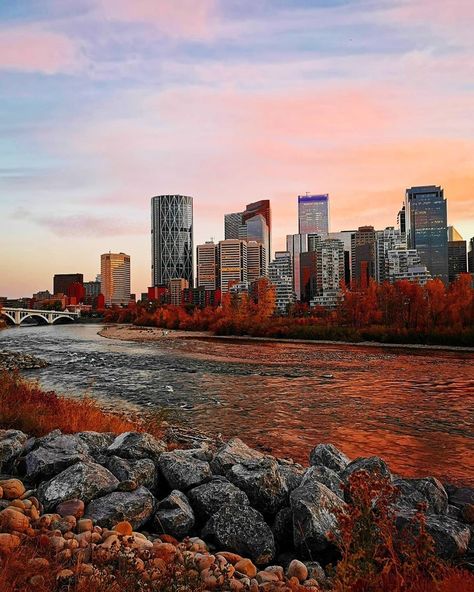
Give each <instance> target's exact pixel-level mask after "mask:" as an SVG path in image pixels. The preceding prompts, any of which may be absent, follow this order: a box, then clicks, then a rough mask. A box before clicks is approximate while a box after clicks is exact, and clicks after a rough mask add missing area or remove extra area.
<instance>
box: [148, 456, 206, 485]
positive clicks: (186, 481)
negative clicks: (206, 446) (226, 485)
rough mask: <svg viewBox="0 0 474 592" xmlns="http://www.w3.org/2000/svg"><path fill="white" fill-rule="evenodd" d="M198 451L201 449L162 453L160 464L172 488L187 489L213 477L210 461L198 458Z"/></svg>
mask: <svg viewBox="0 0 474 592" xmlns="http://www.w3.org/2000/svg"><path fill="white" fill-rule="evenodd" d="M196 453H197V454H199V450H198V451H197V452H195V451H193V450H173V451H172V452H163V454H161V456H160V458H159V459H158V466H159V468H160V471H161V473H162V475H163V477H164V478H165V479H166V481H167V482H168V484H169V486H170V487H171V488H172V489H181V490H182V491H187V490H188V489H191V487H196V486H197V485H201V483H204V482H205V481H209V479H211V477H212V472H211V467H210V466H209V463H208V462H207V461H205V460H202V459H201V458H196Z"/></svg>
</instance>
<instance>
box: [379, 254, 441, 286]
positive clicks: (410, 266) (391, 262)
mask: <svg viewBox="0 0 474 592" xmlns="http://www.w3.org/2000/svg"><path fill="white" fill-rule="evenodd" d="M385 276H386V279H387V280H388V281H389V282H390V283H393V282H397V281H400V280H408V281H409V282H418V283H419V284H421V285H424V284H426V282H427V281H429V280H431V279H432V278H431V275H430V272H429V271H428V269H427V267H426V265H422V264H421V262H420V257H419V255H418V252H417V250H416V249H392V250H388V251H387V252H386V270H385Z"/></svg>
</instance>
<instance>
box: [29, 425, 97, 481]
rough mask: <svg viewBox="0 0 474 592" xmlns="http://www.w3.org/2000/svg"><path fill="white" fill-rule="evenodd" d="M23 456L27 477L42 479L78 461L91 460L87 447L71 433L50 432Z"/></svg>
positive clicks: (35, 479) (34, 479)
mask: <svg viewBox="0 0 474 592" xmlns="http://www.w3.org/2000/svg"><path fill="white" fill-rule="evenodd" d="M37 444H38V446H37V447H36V448H34V449H33V450H32V451H31V452H29V453H28V454H27V455H26V457H25V465H26V474H27V477H28V479H31V480H33V481H42V480H44V479H49V478H50V477H53V476H54V475H57V474H58V473H60V472H61V471H64V469H66V468H67V467H69V466H71V465H74V464H76V463H78V462H88V461H89V462H93V459H92V457H91V456H90V454H89V447H88V446H87V444H85V442H83V441H82V440H81V439H80V438H78V437H77V436H76V435H73V434H61V433H51V434H49V435H48V436H46V437H45V438H41V439H39V440H38V441H37Z"/></svg>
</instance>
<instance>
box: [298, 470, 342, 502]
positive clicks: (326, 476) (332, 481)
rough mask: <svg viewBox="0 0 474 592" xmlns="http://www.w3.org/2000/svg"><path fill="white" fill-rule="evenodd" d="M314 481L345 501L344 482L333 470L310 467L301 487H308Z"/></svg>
mask: <svg viewBox="0 0 474 592" xmlns="http://www.w3.org/2000/svg"><path fill="white" fill-rule="evenodd" d="M312 481H318V483H322V484H323V485H325V486H326V487H327V488H328V489H330V490H331V491H332V492H333V493H335V494H336V495H337V496H338V497H340V498H341V499H344V490H343V489H342V486H343V482H342V480H341V479H340V477H339V475H338V474H337V473H336V472H335V471H333V470H332V469H329V468H328V467H325V466H324V465H320V466H312V467H309V468H308V469H307V470H306V471H305V474H304V476H303V479H302V480H301V485H306V484H307V483H311V482H312Z"/></svg>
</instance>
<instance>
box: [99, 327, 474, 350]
mask: <svg viewBox="0 0 474 592" xmlns="http://www.w3.org/2000/svg"><path fill="white" fill-rule="evenodd" d="M97 334H98V335H100V336H101V337H106V338H107V339H118V340H120V341H136V342H153V341H161V340H163V339H213V340H222V341H232V342H239V341H241V342H262V343H290V344H291V343H295V344H302V345H316V346H318V345H341V346H351V347H372V348H387V349H399V350H405V349H412V350H427V351H430V350H434V351H452V352H467V353H474V347H462V346H450V345H423V344H414V343H382V342H377V341H356V342H354V341H334V340H332V341H331V340H314V339H284V338H274V337H253V336H251V335H215V334H214V333H212V332H211V331H182V330H173V329H161V328H158V327H141V326H137V325H107V326H105V327H104V328H103V329H102V330H101V331H98V333H97Z"/></svg>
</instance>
